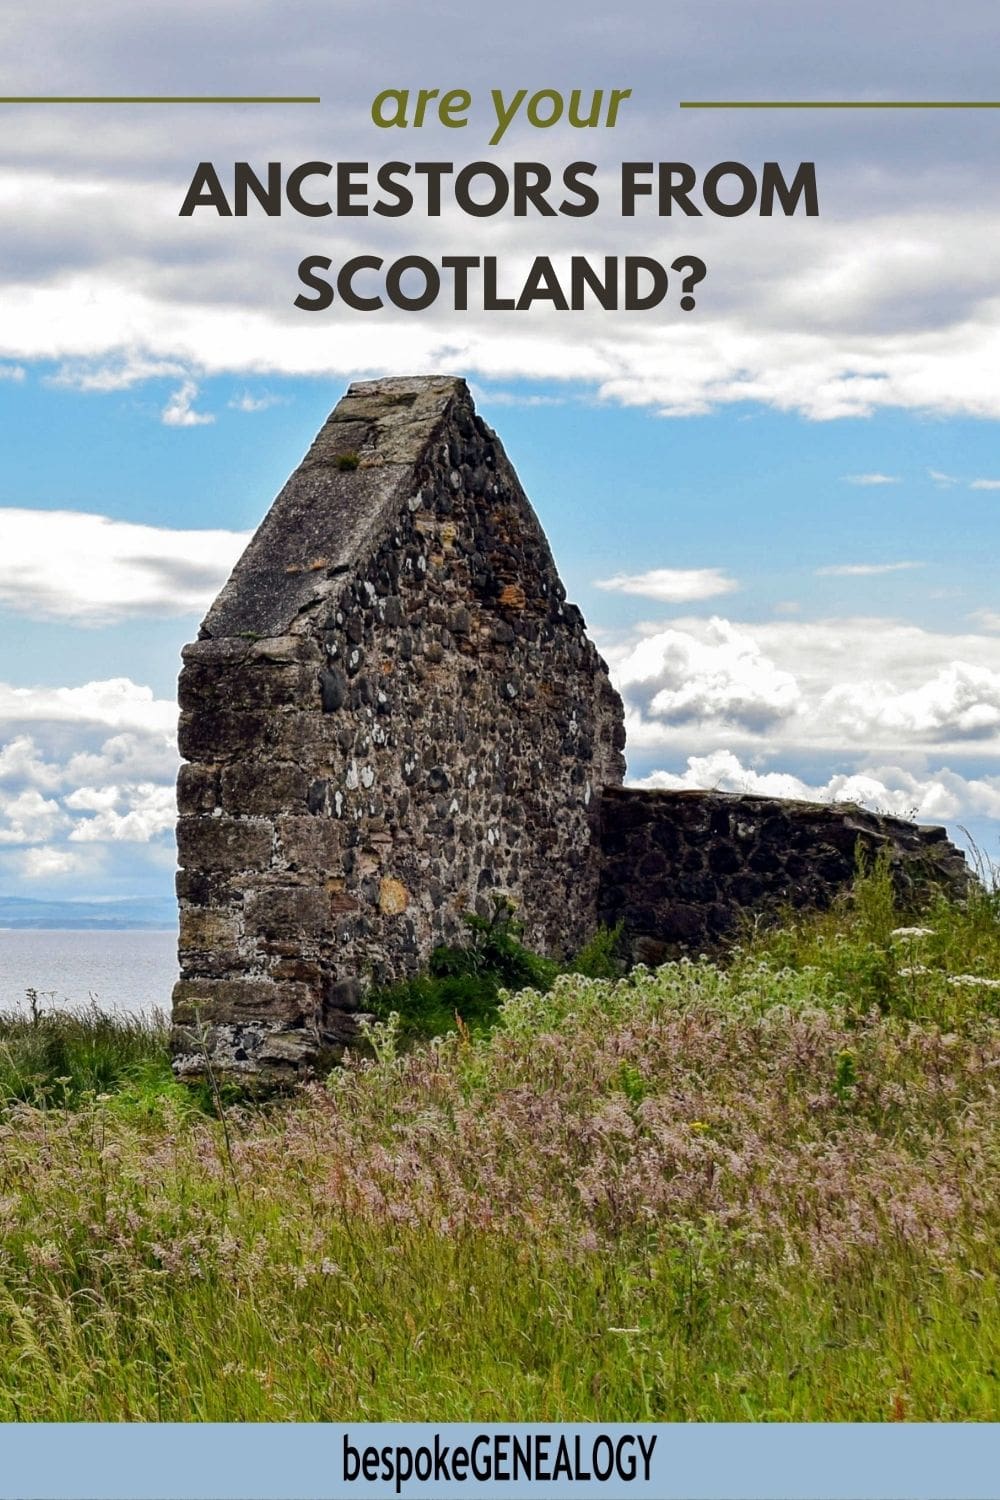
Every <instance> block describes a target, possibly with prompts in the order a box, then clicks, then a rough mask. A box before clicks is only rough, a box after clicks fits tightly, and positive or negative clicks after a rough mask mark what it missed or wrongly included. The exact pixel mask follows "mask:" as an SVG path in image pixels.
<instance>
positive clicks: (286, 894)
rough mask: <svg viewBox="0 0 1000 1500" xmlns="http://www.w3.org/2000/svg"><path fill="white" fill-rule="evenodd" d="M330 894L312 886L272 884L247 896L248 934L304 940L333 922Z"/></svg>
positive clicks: (308, 939) (325, 929) (315, 936)
mask: <svg viewBox="0 0 1000 1500" xmlns="http://www.w3.org/2000/svg"><path fill="white" fill-rule="evenodd" d="M331 918H332V912H331V906H330V896H329V893H328V892H327V891H326V890H325V889H320V890H316V889H314V888H313V887H311V886H302V885H284V886H272V887H270V888H268V889H267V890H263V891H256V892H254V894H253V895H251V896H248V897H247V899H246V903H245V915H244V921H245V925H246V931H247V934H248V935H249V936H254V935H256V936H259V937H262V938H266V939H283V938H292V939H296V940H299V939H301V940H302V942H303V943H307V942H309V941H310V940H312V939H315V938H317V937H319V936H321V935H322V934H324V933H328V931H329V929H330V927H331V925H332V921H331Z"/></svg>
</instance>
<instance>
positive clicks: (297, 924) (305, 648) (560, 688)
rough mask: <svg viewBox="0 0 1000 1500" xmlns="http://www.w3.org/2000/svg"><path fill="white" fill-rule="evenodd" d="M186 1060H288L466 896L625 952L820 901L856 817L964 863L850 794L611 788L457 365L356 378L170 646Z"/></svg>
mask: <svg viewBox="0 0 1000 1500" xmlns="http://www.w3.org/2000/svg"><path fill="white" fill-rule="evenodd" d="M183 657H184V666H183V670H182V672H181V677H180V706H181V717H180V751H181V755H182V757H183V760H184V764H183V766H182V768H181V772H180V776H179V780H178V791H177V797H178V810H179V819H178V824H177V841H178V850H179V863H180V870H179V873H178V886H177V888H178V899H179V903H180V966H181V977H180V980H179V982H178V984H177V986H176V988H175V990H174V1000H173V1016H174V1051H175V1066H176V1068H177V1071H178V1072H179V1073H180V1074H182V1075H183V1074H186V1073H198V1072H201V1071H202V1070H203V1069H204V1066H205V1061H206V1056H207V1057H208V1058H210V1059H211V1060H212V1062H213V1065H214V1066H215V1067H216V1068H217V1069H218V1071H219V1072H220V1073H228V1074H250V1075H253V1074H262V1075H265V1076H269V1077H274V1078H277V1079H281V1078H290V1077H295V1076H297V1075H299V1074H301V1073H302V1072H303V1071H305V1070H308V1069H309V1068H310V1067H311V1066H313V1065H315V1064H316V1063H317V1062H318V1061H319V1060H321V1059H322V1058H324V1057H328V1056H336V1055H337V1053H338V1051H339V1050H340V1049H342V1048H343V1046H344V1045H345V1044H346V1043H348V1042H350V1041H351V1039H352V1038H353V1037H354V1036H355V1035H356V1032H357V1019H358V1016H359V1015H360V1014H362V1013H363V1010H364V996H365V992H366V990H367V989H368V988H369V987H370V986H372V985H383V984H386V983H388V982H391V981H393V980H396V979H400V978H404V977H406V976H408V975H412V974H414V973H416V972H418V971H419V970H420V969H421V968H422V967H423V966H424V965H425V964H426V961H427V958H428V956H429V954H430V952H431V950H432V949H433V948H434V947H435V946H436V945H438V944H439V943H447V942H452V941H455V940H457V939H459V937H460V935H461V933H462V931H463V925H462V917H463V914H464V913H466V912H469V911H477V912H479V913H480V914H483V915H488V914H489V913H490V911H491V910H492V909H493V902H494V899H495V898H496V897H497V896H498V895H503V896H505V897H507V898H509V899H510V900H511V901H513V902H514V904H515V906H516V908H517V911H518V916H519V919H520V920H522V921H523V923H524V928H525V940H526V941H527V942H528V943H529V944H530V945H531V946H533V947H535V948H537V949H538V950H540V951H542V952H545V953H548V954H550V955H553V956H563V955H565V954H567V953H569V952H571V951H573V950H574V949H576V948H579V946H580V945H581V944H582V943H583V942H585V941H586V939H587V937H588V936H590V935H591V933H592V932H593V931H594V929H595V928H596V926H597V924H598V922H599V921H600V920H603V921H606V922H609V923H616V922H618V921H621V922H623V924H624V928H625V933H626V939H627V942H628V944H629V946H630V949H631V951H632V954H633V956H634V957H636V958H642V959H644V960H645V961H647V962H650V961H658V960H659V959H660V958H663V957H666V956H668V955H670V954H672V953H675V952H678V951H683V950H684V949H689V950H690V949H694V950H698V951H700V950H701V949H703V948H705V947H711V946H713V945H714V944H717V943H718V942H719V941H721V940H723V939H724V938H725V937H726V935H727V934H729V933H731V932H732V930H733V928H734V925H735V922H736V918H737V914H738V913H739V912H740V911H745V910H760V911H767V910H773V909H774V908H775V907H776V906H778V905H779V904H782V905H783V904H787V903H791V904H794V905H800V906H816V905H823V904H825V903H826V902H828V901H829V899H830V897H831V895H832V893H833V892H834V891H835V890H836V889H838V888H840V887H842V886H843V885H844V884H845V883H847V882H848V881H849V880H850V879H851V876H852V873H853V868H854V849H855V844H856V842H857V840H858V839H859V838H860V839H861V841H862V843H864V844H866V845H867V846H868V847H869V848H871V849H875V848H877V847H880V846H883V845H884V846H887V847H888V848H889V850H890V852H891V856H892V863H893V868H894V870H895V871H896V873H897V878H898V879H899V880H900V882H901V884H903V885H904V886H905V885H906V884H907V883H912V882H913V881H914V880H918V879H920V880H923V879H927V878H934V879H937V880H938V881H939V882H940V883H941V884H943V885H946V886H948V887H949V888H951V889H957V888H960V887H961V885H962V883H963V882H964V881H965V880H966V879H967V878H968V877H967V872H966V867H965V863H964V861H963V859H962V856H961V855H960V854H959V853H958V851H957V850H955V849H954V848H953V847H952V846H951V845H950V844H949V843H948V842H947V839H946V837H945V834H944V831H943V830H941V829H918V828H916V827H914V826H913V825H912V824H909V823H904V822H901V821H899V820H896V819H890V818H879V817H876V816H874V815H873V814H870V813H864V812H862V811H861V810H860V809H858V808H855V807H852V806H843V805H841V806H833V807H829V806H825V805H814V804H801V803H793V802H780V801H777V800H772V799H765V798H760V797H738V796H725V795H723V794H720V793H715V792H704V793H702V792H679V793H675V792H655V791H654V792H650V791H642V790H632V789H626V788H623V787H622V785H621V783H622V777H623V773H624V760H623V757H622V750H623V748H624V744H625V730H624V719H623V710H622V704H621V700H620V699H619V697H618V695H617V693H616V692H615V691H614V689H613V687H612V686H611V683H610V681H609V679H608V674H607V669H606V666H605V663H604V662H603V661H602V659H601V657H600V656H599V654H598V652H597V650H596V648H595V646H594V645H593V643H592V642H591V641H590V640H589V639H588V637H587V635H586V632H585V627H584V621H583V617H582V615H581V614H580V611H579V610H578V609H577V608H576V606H575V605H573V604H569V603H567V602H566V594H565V589H564V588H563V586H562V584H561V582H560V580H559V576H558V574H557V572H556V568H555V564H554V562H553V559H552V554H551V552H550V550H549V547H548V543H547V542H546V539H545V534H544V532H543V531H542V528H541V526H540V524H539V522H538V518H537V517H536V515H535V513H534V511H533V510H532V508H531V505H530V504H529V502H528V499H527V497H526V496H525V494H524V491H523V490H522V488H521V486H520V484H519V482H518V479H517V476H516V474H515V473H514V470H513V469H512V467H511V465H510V462H509V460H508V459H507V456H506V454H505V453H504V450H503V448H502V446H501V444H500V442H499V440H498V438H497V437H496V435H495V434H494V433H493V432H492V431H491V430H490V428H489V427H487V426H486V424H485V423H484V422H483V421H482V419H481V418H480V417H479V416H477V415H476V412H475V410H474V408H473V404H472V400H471V397H470V395H469V392H468V389H467V387H466V385H465V382H464V381H462V380H458V379H453V378H450V377H443V376H440V377H439V376H429V377H421V378H414V379H385V380H375V381H366V382H359V383H357V384H354V385H352V386H351V387H350V389H349V390H348V393H347V395H346V396H345V397H344V398H343V400H342V401H341V402H340V403H339V405H338V406H337V407H336V408H335V410H334V411H333V412H332V414H331V416H330V417H329V419H328V420H327V422H326V423H325V425H324V426H323V428H322V429H321V431H320V432H319V434H318V436H317V437H316V439H315V441H314V443H313V445H312V447H311V448H310V449H309V452H308V453H307V454H306V456H305V458H304V459H303V461H302V463H301V464H300V465H299V467H298V468H297V469H296V471H295V473H294V474H293V475H292V477H291V478H290V479H289V481H288V483H287V484H286V485H285V487H284V489H283V490H282V491H281V493H280V494H279V496H278V498H277V499H276V500H275V502H274V504H273V506H272V507H271V510H270V511H269V512H268V514H267V516H266V517H265V519H264V521H263V523H262V524H261V526H260V528H259V530H258V531H257V533H256V534H255V536H254V537H253V539H252V541H251V542H250V544H249V546H248V547H247V550H246V551H245V552H244V554H243V556H242V557H241V559H240V561H239V562H238V563H237V565H236V567H235V569H234V571H233V574H232V576H231V578H230V580H229V582H228V583H227V584H226V586H225V588H224V589H223V591H222V593H221V594H220V595H219V597H218V599H217V600H216V601H215V603H214V604H213V606H212V608H211V609H210V610H209V612H208V614H207V616H206V617H205V620H204V623H203V624H202V626H201V629H200V632H199V637H198V640H197V641H195V642H194V643H193V644H192V645H189V646H187V647H186V648H185V650H184V653H183Z"/></svg>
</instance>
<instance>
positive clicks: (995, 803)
mask: <svg viewBox="0 0 1000 1500" xmlns="http://www.w3.org/2000/svg"><path fill="white" fill-rule="evenodd" d="M629 785H631V786H641V787H663V788H668V789H677V790H681V789H684V788H692V789H693V788H707V789H713V790H717V791H723V792H745V793H755V794H757V795H759V796H763V797H793V798H799V799H803V800H805V801H809V802H857V803H859V804H860V805H861V806H862V807H867V808H869V809H871V810H873V811H877V812H884V813H891V814H893V815H894V816H896V817H915V818H917V819H919V821H921V822H924V823H942V822H950V823H955V822H956V821H960V820H961V819H963V818H972V817H987V818H1000V776H982V777H966V776H962V775H960V774H958V773H957V772H954V771H951V770H949V769H948V768H947V767H940V768H938V769H936V770H933V771H923V772H920V771H913V770H912V769H907V768H906V767H904V766H894V765H888V766H884V765H873V766H865V767H863V768H860V769H858V770H856V771H850V772H838V773H836V774H835V775H832V776H830V777H829V778H828V779H827V780H826V781H824V782H820V783H813V782H808V781H806V780H804V779H803V778H801V777H799V776H796V775H793V774H792V773H791V772H788V771H761V770H758V769H757V768H756V767H755V766H753V765H745V764H743V763H742V762H741V761H740V759H739V757H738V756H737V755H734V754H733V752H732V751H731V750H715V751H712V752H711V753H709V754H707V755H692V756H689V757H688V760H687V765H686V767H685V769H684V770H683V771H682V772H680V773H676V772H670V771H653V772H651V773H650V774H649V775H648V776H643V777H640V778H637V779H635V780H630V782H629Z"/></svg>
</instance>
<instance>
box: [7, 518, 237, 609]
mask: <svg viewBox="0 0 1000 1500" xmlns="http://www.w3.org/2000/svg"><path fill="white" fill-rule="evenodd" d="M247 539H248V538H247V534H246V533H244V532H238V531H179V530H177V531H175V530H170V529H169V528H167V527H162V526H142V525H138V524H137V523H135V522H131V521H117V520H112V519H111V518H110V517H108V516H98V515H90V514H88V513H86V512H84V511H68V510H26V509H24V510H22V509H7V510H4V509H0V606H2V607H4V608H6V609H10V610H15V611H16V612H18V613H20V614H27V615H31V616H34V617H38V616H42V617H43V618H45V619H50V620H53V619H61V620H72V621H74V622H75V623H77V624H81V625H106V624H110V623H114V622H117V621H119V620H123V619H126V618H129V617H133V616H136V615H160V616H163V615H183V614H201V613H202V612H203V611H204V610H205V609H206V608H207V607H208V605H209V604H210V603H211V601H212V599H213V598H214V597H215V595H216V594H217V593H218V591H219V589H220V588H221V586H222V584H223V583H224V582H225V580H226V578H227V577H228V576H229V573H230V571H231V569H232V566H233V564H234V562H235V561H236V559H237V558H238V556H239V555H240V553H241V551H242V550H243V548H244V547H245V546H246V543H247Z"/></svg>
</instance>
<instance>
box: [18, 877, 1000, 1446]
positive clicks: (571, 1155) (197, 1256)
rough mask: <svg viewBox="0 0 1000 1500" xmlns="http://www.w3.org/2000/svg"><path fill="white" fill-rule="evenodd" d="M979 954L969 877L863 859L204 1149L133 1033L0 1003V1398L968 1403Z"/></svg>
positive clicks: (253, 1119)
mask: <svg viewBox="0 0 1000 1500" xmlns="http://www.w3.org/2000/svg"><path fill="white" fill-rule="evenodd" d="M914 927H916V928H920V929H924V930H923V931H921V932H919V933H917V934H915V933H913V932H912V931H911V932H907V931H905V929H907V928H914ZM901 928H902V929H904V931H903V932H902V933H900V929H901ZM604 942H605V947H606V946H607V940H606V939H605V940H604ZM472 946H475V944H473V945H472ZM998 958H1000V912H998V903H997V899H996V895H995V892H992V891H987V890H984V891H982V892H979V893H974V894H973V896H972V897H971V898H970V900H969V902H967V903H965V904H963V905H950V906H949V905H946V904H944V903H938V904H936V905H935V906H933V907H932V908H931V909H930V910H928V911H926V912H925V913H923V914H921V916H920V917H919V920H914V919H913V918H912V916H911V915H906V914H902V913H900V912H899V911H898V910H897V909H896V907H895V905H894V903H893V900H892V895H891V885H890V884H889V882H888V879H887V875H886V872H885V871H884V869H880V868H879V867H876V868H875V869H874V870H871V871H869V872H867V873H866V874H865V875H863V876H862V877H861V879H859V881H858V883H857V885H856V888H855V892H854V896H853V899H852V901H850V902H847V901H845V902H843V903H841V904H840V905H838V906H837V907H836V908H835V909H834V910H832V911H830V912H828V913H825V914H823V915H821V916H819V917H816V918H812V919H810V920H808V921H807V920H801V919H799V920H795V921H792V920H789V921H788V922H786V923H785V924H783V925H782V926H781V927H780V928H778V929H776V930H774V931H771V932H767V933H760V934H756V935H751V936H750V937H748V939H747V941H746V942H745V944H744V945H743V947H742V948H741V949H740V950H739V951H737V952H736V953H735V954H734V955H732V957H731V959H730V960H729V961H728V962H727V963H726V964H725V965H724V966H723V965H719V964H714V963H709V962H707V961H699V962H681V963H676V964H669V965H666V966H664V967H663V968H661V969H658V970H656V971H655V972H651V971H648V970H645V969H642V968H639V969H636V970H633V971H632V972H631V974H629V975H627V976H622V977H619V978H613V979H600V978H593V977H588V976H586V975H582V974H562V975H552V976H549V980H548V987H547V988H544V989H543V988H541V987H537V986H536V987H533V988H526V989H521V990H519V991H518V992H517V993H510V992H508V991H504V992H501V993H500V994H499V996H498V997H497V1000H496V1008H497V1014H496V1018H495V1022H494V1024H492V1025H490V1024H487V1023H485V1022H484V1024H483V1025H482V1026H481V1027H480V1029H479V1030H478V1031H474V1030H473V1029H471V1028H470V1027H469V1026H468V1025H465V1024H463V1025H462V1026H461V1027H455V1026H452V1029H451V1030H449V1031H448V1032H447V1033H446V1034H443V1035H441V1036H438V1037H437V1038H435V1039H434V1040H433V1041H430V1042H425V1043H419V1044H416V1045H408V1044H407V1042H406V1037H405V1035H404V1033H403V1030H402V1028H401V1025H400V1023H399V1022H398V1021H397V1020H395V1019H385V1020H382V1021H380V1022H378V1023H376V1024H375V1025H374V1026H373V1027H372V1029H371V1036H370V1047H369V1049H368V1051H367V1054H366V1055H364V1056H362V1055H360V1054H359V1055H358V1056H355V1057H354V1058H352V1059H350V1060H349V1062H348V1064H347V1066H345V1067H344V1068H342V1069H339V1070H338V1071H337V1072H336V1073H335V1074H334V1075H332V1077H331V1078H330V1080H329V1081H328V1082H327V1083H319V1082H317V1083H315V1084H313V1085H311V1086H309V1087H307V1088H303V1089H302V1090H300V1091H299V1092H298V1093H297V1094H295V1095H294V1096H292V1097H291V1098H289V1099H286V1100H284V1101H282V1102H281V1103H279V1104H276V1105H275V1104H272V1105H271V1106H269V1107H268V1108H266V1109H265V1108H261V1107H259V1106H254V1105H249V1104H246V1103H243V1104H239V1103H236V1104H231V1105H229V1106H228V1108H227V1109H226V1125H227V1128H228V1135H229V1139H228V1142H227V1141H226V1139H225V1138H224V1135H223V1131H222V1127H221V1124H220V1122H219V1120H218V1119H217V1118H216V1117H215V1114H214V1112H213V1109H212V1105H211V1101H210V1100H206V1099H205V1098H204V1097H203V1096H202V1097H198V1096H195V1097H194V1098H192V1096H191V1095H190V1094H189V1092H188V1091H187V1090H186V1089H184V1088H181V1087H180V1086H179V1085H177V1084H175V1083H174V1082H173V1081H172V1079H170V1077H169V1073H168V1071H167V1069H166V1061H165V1059H166V1053H165V1035H164V1032H163V1030H162V1028H160V1029H159V1030H157V1029H155V1028H143V1027H140V1026H133V1025H131V1024H126V1025H124V1026H122V1033H123V1034H122V1035H121V1036H118V1035H115V1026H116V1024H118V1023H113V1022H109V1021H108V1020H107V1018H101V1017H99V1016H98V1015H97V1014H95V1013H93V1012H91V1013H89V1016H88V1017H81V1016H78V1017H76V1018H71V1019H70V1020H69V1021H62V1020H57V1019H56V1018H54V1017H46V1016H41V1017H38V1018H36V1019H35V1022H34V1024H33V1023H32V1021H31V1019H30V1018H28V1019H27V1020H18V1021H16V1022H14V1021H11V1020H10V1019H8V1020H6V1021H4V1022H3V1023H0V1080H2V1081H0V1099H2V1101H3V1108H2V1110H0V1135H2V1137H3V1140H2V1151H0V1224H2V1225H3V1242H2V1244H3V1253H2V1257H0V1420H18V1419H24V1418H33V1419H44V1420H50V1421H59V1420H70V1419H72V1420H108V1419H127V1420H192V1419H194V1420H214V1421H259V1420H293V1419H298V1420H343V1419H347V1418H355V1419H368V1420H392V1419H399V1418H403V1417H409V1418H414V1419H421V1418H422V1419H426V1420H436V1421H443V1420H449V1419H450V1420H460V1419H475V1420H489V1419H495V1420H513V1419H522V1420H527V1419H535V1420H543V1421H552V1420H558V1419H565V1420H569V1419H580V1420H588V1419H593V1420H601V1421H611V1420H620V1421H634V1420H638V1419H650V1420H673V1419H698V1420H734V1421H739V1420H758V1419H759V1420H871V1421H882V1420H919V1421H923V1420H965V1419H982V1420H994V1419H996V1417H997V1414H998V1411H1000V1311H998V1301H997V1293H998V1289H1000V1287H998V1279H1000V1252H998V1246H1000V1206H998V1202H997V1194H996V1181H997V1170H998V1167H1000V1091H998V1090H997V1088H996V1084H995V1079H996V1077H997V1074H998V1071H1000V1018H998V1007H1000V988H997V987H996V984H995V981H996V979H997V977H998V975H1000V964H998ZM444 977H448V976H444ZM451 977H455V976H454V975H453V976H451ZM459 977H461V976H459ZM956 980H958V981H961V982H957V983H956V982H955V981H956ZM989 980H992V981H994V983H993V984H990V983H987V982H986V981H989ZM88 1031H89V1032H92V1033H93V1036H92V1038H90V1040H88V1035H87V1033H88ZM60 1036H61V1040H59V1041H58V1042H57V1037H60ZM46 1049H47V1050H46ZM2 1056H6V1057H7V1058H8V1061H7V1062H6V1063H4V1062H2ZM57 1068H58V1069H59V1070H60V1071H59V1072H55V1069H57Z"/></svg>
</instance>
